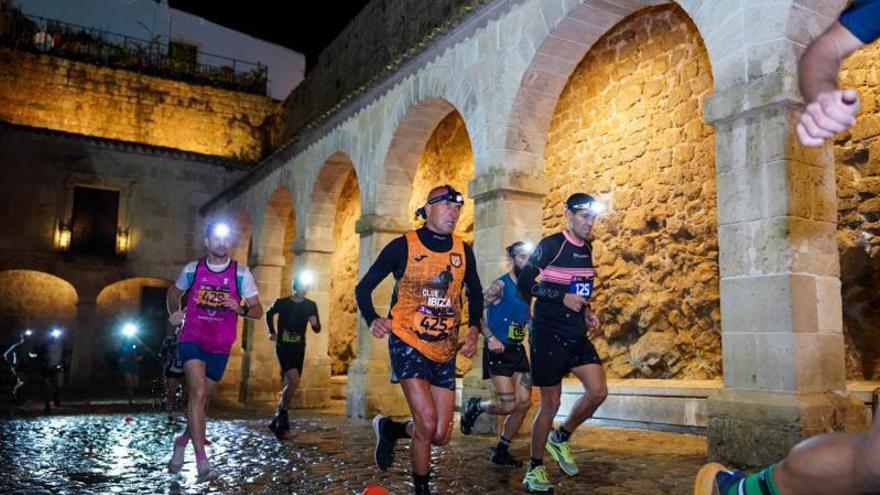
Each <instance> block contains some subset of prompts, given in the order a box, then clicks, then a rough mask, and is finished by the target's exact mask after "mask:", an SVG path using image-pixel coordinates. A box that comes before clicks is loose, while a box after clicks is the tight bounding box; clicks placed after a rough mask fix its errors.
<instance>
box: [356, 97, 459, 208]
mask: <svg viewBox="0 0 880 495" xmlns="http://www.w3.org/2000/svg"><path fill="white" fill-rule="evenodd" d="M453 114H454V115H457V116H458V117H457V118H458V120H459V121H461V122H463V123H464V131H465V132H466V133H467V136H468V139H469V140H470V138H471V133H470V132H469V131H468V128H467V117H466V114H464V113H462V112H460V111H459V109H458V107H456V106H454V105H453V104H452V103H450V101H449V100H447V99H444V98H428V99H425V100H422V101H420V102H418V103H417V104H414V105H412V106H411V107H408V108H406V109H405V110H404V111H403V116H402V117H401V118H400V119H399V120H398V121H397V122H395V123H394V124H392V126H393V127H391V128H393V129H394V131H393V133H392V134H391V137H390V142H389V143H388V147H387V152H386V153H385V155H384V159H383V162H382V165H381V171H380V174H379V177H380V178H379V181H378V183H379V188H380V190H381V194H378V193H377V194H376V195H375V198H374V200H373V204H374V208H375V213H376V214H377V215H386V216H389V217H392V218H396V219H400V220H401V221H403V222H407V223H408V222H410V221H411V219H412V216H413V211H412V210H409V207H410V206H411V205H410V203H411V197H412V195H413V180H414V178H415V176H416V172H417V170H418V167H419V164H420V163H421V161H422V159H423V155H424V152H425V148H426V146H427V145H428V142H429V140H430V139H431V137H432V136H434V133H435V132H436V131H437V128H438V126H439V125H440V124H441V123H443V122H444V121H446V119H448V118H450V117H451V116H452V115H453ZM454 118H455V117H453V119H454ZM469 144H470V147H471V149H473V144H472V143H469ZM472 154H473V152H472V151H471V155H472ZM471 159H472V158H471ZM408 210H409V211H408Z"/></svg>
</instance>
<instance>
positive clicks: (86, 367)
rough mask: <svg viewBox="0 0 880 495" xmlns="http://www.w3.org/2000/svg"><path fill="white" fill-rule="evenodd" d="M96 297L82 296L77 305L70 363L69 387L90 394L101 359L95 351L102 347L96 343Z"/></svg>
mask: <svg viewBox="0 0 880 495" xmlns="http://www.w3.org/2000/svg"><path fill="white" fill-rule="evenodd" d="M97 323H98V322H97V320H96V315H95V296H90V295H85V294H80V298H79V301H77V303H76V327H75V328H74V329H73V338H72V345H73V348H72V349H71V350H72V355H71V362H70V367H71V370H70V382H69V384H68V386H69V387H70V388H72V389H74V390H83V391H86V392H88V390H89V389H90V384H91V382H92V378H93V377H92V373H93V367H94V363H95V359H100V358H101V356H100V354H98V355H95V352H94V350H95V349H99V350H100V349H101V347H100V346H99V345H98V344H97V343H96V342H95V335H96V332H95V326H96V325H97Z"/></svg>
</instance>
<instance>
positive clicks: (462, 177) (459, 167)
mask: <svg viewBox="0 0 880 495" xmlns="http://www.w3.org/2000/svg"><path fill="white" fill-rule="evenodd" d="M473 175H474V155H473V151H472V150H471V141H470V136H469V135H468V132H467V126H466V125H465V123H464V120H463V119H462V118H461V114H459V113H458V112H455V111H453V112H452V113H450V114H449V115H448V116H446V117H445V118H444V119H443V120H442V121H440V124H438V125H437V128H436V129H435V130H434V132H433V134H431V137H430V139H429V140H428V143H427V144H426V145H425V150H424V151H423V152H422V156H421V159H420V160H419V166H418V168H417V169H416V174H415V176H414V177H413V194H412V197H411V198H410V201H409V211H413V212H414V211H415V210H416V209H417V208H418V207H420V206H422V205H423V204H425V198H427V197H428V193H429V192H430V191H431V189H432V188H434V187H436V186H439V185H443V184H449V185H451V186H452V187H454V188H455V189H457V190H458V191H460V192H461V193H462V194H464V195H465V203H464V206H463V207H462V209H461V216H460V217H459V218H458V225H456V227H455V234H456V235H458V236H460V237H461V238H462V239H464V241H465V242H469V243H473V242H474V200H473V199H470V198H468V197H467V192H468V181H469V180H471V179H472V178H473ZM423 223H424V220H422V219H420V218H415V216H413V228H417V227H421V226H422V224H423ZM483 283H484V284H485V283H486V282H483ZM462 306H463V308H462V318H461V326H460V328H459V330H460V331H461V332H464V331H465V330H467V323H468V308H467V298H466V297H464V295H462ZM456 368H457V370H456V372H457V373H458V374H459V375H463V374H464V373H467V372H468V370H470V369H471V363H470V360H469V359H467V358H466V357H464V356H461V355H459V356H458V360H457V361H456Z"/></svg>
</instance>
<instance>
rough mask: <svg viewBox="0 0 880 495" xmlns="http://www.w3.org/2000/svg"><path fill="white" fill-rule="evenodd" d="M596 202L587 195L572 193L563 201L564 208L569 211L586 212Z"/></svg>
mask: <svg viewBox="0 0 880 495" xmlns="http://www.w3.org/2000/svg"><path fill="white" fill-rule="evenodd" d="M595 202H596V200H595V199H594V198H593V197H592V196H590V195H589V194H587V193H574V194H572V195H571V196H569V197H568V199H566V200H565V207H566V208H568V209H569V210H571V211H578V210H586V209H589V208H590V206H591V205H593V204H594V203H595Z"/></svg>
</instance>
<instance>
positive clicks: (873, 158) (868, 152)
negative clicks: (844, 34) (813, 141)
mask: <svg viewBox="0 0 880 495" xmlns="http://www.w3.org/2000/svg"><path fill="white" fill-rule="evenodd" d="M878 56H880V46H876V45H871V46H868V47H867V48H865V49H864V50H861V51H859V52H857V53H856V54H854V55H853V56H852V57H851V58H850V59H849V60H847V61H846V63H845V64H844V66H843V71H842V72H841V83H842V85H843V86H845V87H850V88H856V89H858V90H859V93H860V94H861V110H860V111H859V115H858V119H859V120H858V123H857V124H856V126H855V127H853V129H852V130H851V131H850V132H847V133H844V134H841V135H839V136H838V137H837V140H836V142H835V146H834V158H835V168H836V172H837V190H838V198H839V203H838V208H839V217H838V232H837V239H838V248H839V252H840V278H841V284H842V299H843V326H844V336H845V338H846V344H847V377H848V378H850V379H863V378H864V379H872V378H873V379H876V378H878V377H880V313H878V312H877V309H876V308H877V307H878V305H880V292H878V290H877V289H878V287H880V256H878V253H880V237H878V236H880V139H878V136H880V105H878V100H880V70H878V68H877V66H876V61H877V57H878Z"/></svg>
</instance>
